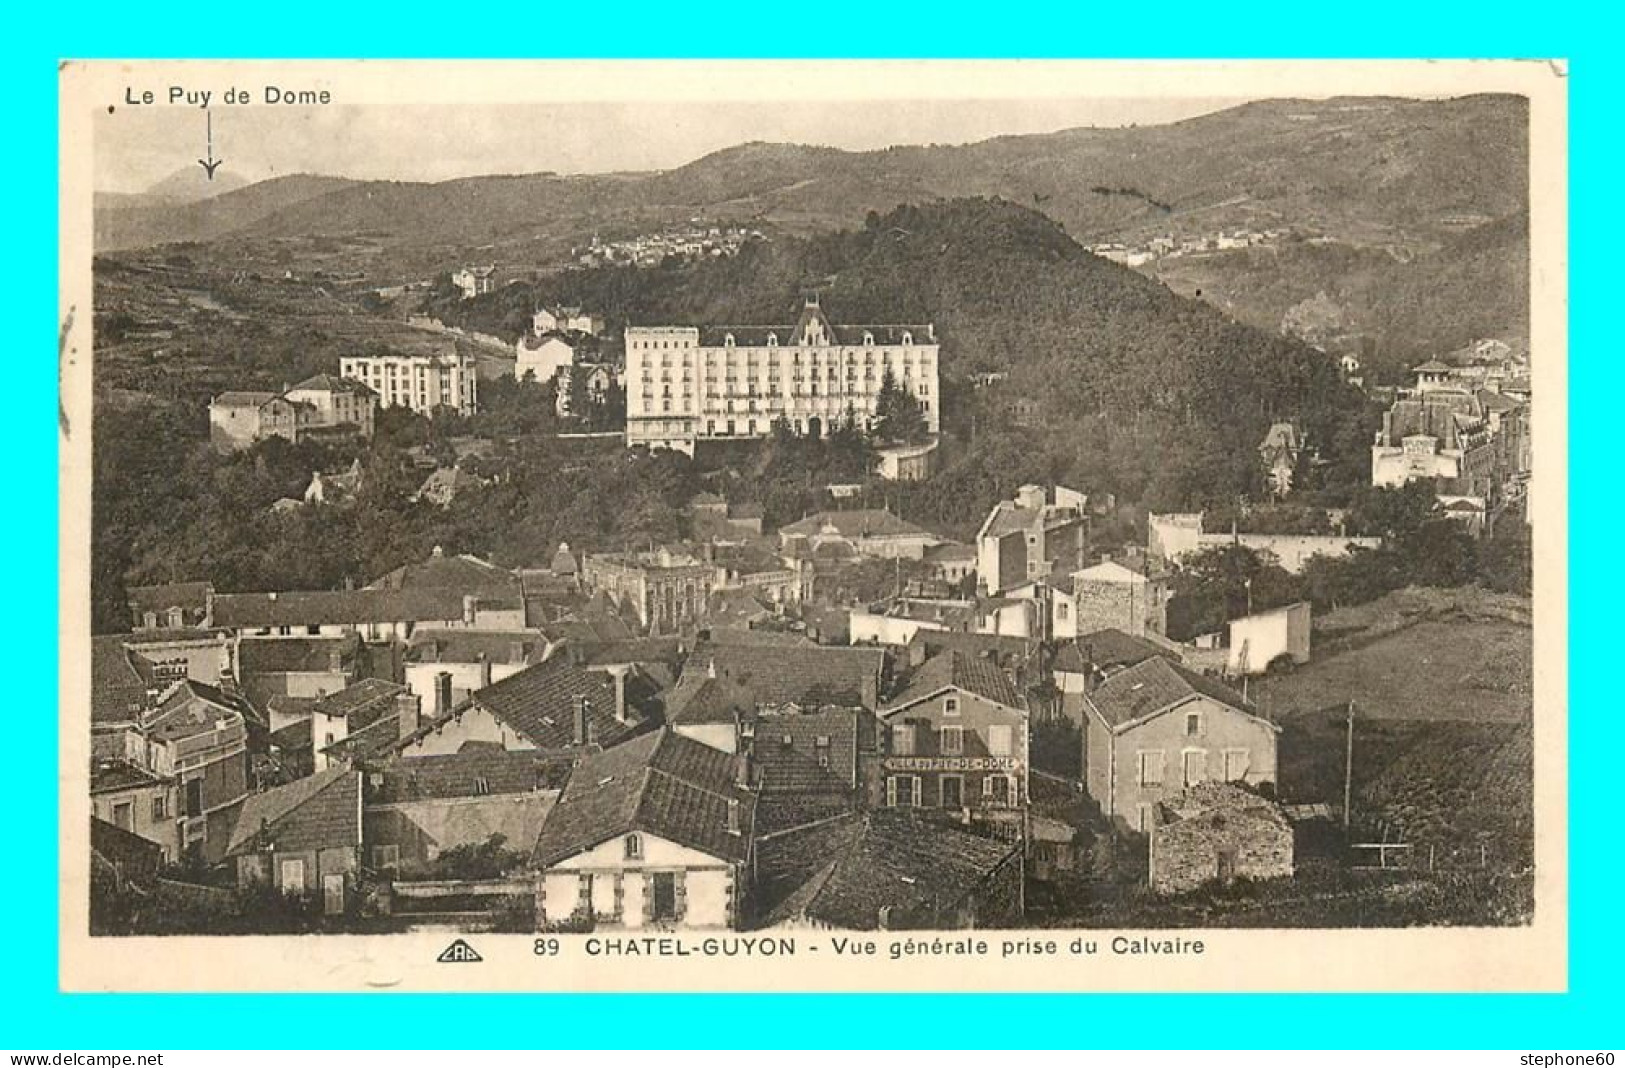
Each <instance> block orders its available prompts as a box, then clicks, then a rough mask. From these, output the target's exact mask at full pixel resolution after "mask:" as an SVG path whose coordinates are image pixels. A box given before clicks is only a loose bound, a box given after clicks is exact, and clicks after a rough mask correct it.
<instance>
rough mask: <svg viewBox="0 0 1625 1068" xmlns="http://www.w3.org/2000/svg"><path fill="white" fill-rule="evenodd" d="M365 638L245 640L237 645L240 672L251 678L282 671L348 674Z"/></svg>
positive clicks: (353, 636)
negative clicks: (251, 676) (362, 639)
mask: <svg viewBox="0 0 1625 1068" xmlns="http://www.w3.org/2000/svg"><path fill="white" fill-rule="evenodd" d="M360 645H361V639H360V638H359V637H358V636H357V635H354V634H346V635H343V636H342V637H330V638H244V639H242V640H241V641H240V642H239V643H238V646H237V649H238V652H237V666H238V672H239V673H240V674H241V675H243V676H244V677H245V678H246V677H247V676H249V675H267V674H278V673H282V672H319V673H327V674H340V673H348V671H349V670H350V669H351V668H352V667H353V666H354V661H355V657H356V652H357V650H358V649H359V648H360Z"/></svg>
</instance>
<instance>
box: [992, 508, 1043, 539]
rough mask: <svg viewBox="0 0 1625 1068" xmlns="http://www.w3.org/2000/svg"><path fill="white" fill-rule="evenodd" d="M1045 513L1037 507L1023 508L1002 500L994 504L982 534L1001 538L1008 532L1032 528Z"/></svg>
mask: <svg viewBox="0 0 1625 1068" xmlns="http://www.w3.org/2000/svg"><path fill="white" fill-rule="evenodd" d="M1043 514H1044V513H1043V512H1042V511H1040V510H1039V509H1037V508H1022V507H1020V506H1018V505H1016V504H1014V503H1013V502H1011V501H1000V502H999V503H998V504H996V505H994V506H993V514H992V515H990V516H989V517H988V520H987V523H986V524H985V525H984V526H983V528H982V531H981V536H982V537H984V538H999V537H1003V536H1004V535H1006V534H1015V533H1018V532H1020V531H1026V530H1031V529H1032V528H1033V524H1035V523H1037V522H1038V520H1039V519H1040V518H1041V517H1042V516H1043Z"/></svg>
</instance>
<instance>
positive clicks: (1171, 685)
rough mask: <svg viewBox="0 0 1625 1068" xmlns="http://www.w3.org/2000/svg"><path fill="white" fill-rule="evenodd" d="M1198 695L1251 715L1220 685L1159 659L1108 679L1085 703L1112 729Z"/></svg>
mask: <svg viewBox="0 0 1625 1068" xmlns="http://www.w3.org/2000/svg"><path fill="white" fill-rule="evenodd" d="M1198 696H1201V697H1207V698H1209V699H1210V700H1213V701H1216V702H1218V703H1219V704H1221V705H1225V706H1226V707H1229V708H1233V709H1236V710H1237V711H1240V712H1245V713H1247V714H1248V715H1254V714H1255V713H1254V711H1253V707H1252V705H1250V704H1248V703H1247V702H1246V701H1244V700H1243V699H1242V697H1241V695H1240V694H1238V693H1236V692H1235V691H1234V690H1232V689H1231V688H1230V687H1228V686H1226V685H1225V684H1224V683H1222V682H1219V681H1218V680H1216V679H1210V678H1208V677H1207V676H1206V675H1199V674H1197V673H1196V672H1194V671H1191V670H1190V669H1188V668H1184V667H1181V666H1179V665H1178V664H1175V663H1173V662H1172V661H1170V660H1165V659H1163V658H1162V657H1160V656H1154V657H1151V658H1150V659H1149V660H1143V661H1141V662H1140V663H1138V664H1136V665H1134V666H1133V667H1131V668H1128V669H1126V670H1124V671H1120V672H1118V673H1117V674H1115V675H1113V676H1111V677H1110V678H1108V679H1107V680H1106V681H1105V682H1103V683H1101V684H1100V686H1099V687H1097V688H1096V689H1095V691H1094V692H1093V693H1091V694H1089V695H1088V698H1087V700H1088V701H1089V703H1090V704H1091V705H1093V706H1094V708H1095V711H1097V712H1098V713H1099V714H1100V716H1101V718H1102V719H1104V720H1105V721H1106V722H1107V723H1108V724H1109V725H1110V726H1112V727H1114V728H1115V727H1121V726H1124V725H1126V724H1129V723H1134V722H1137V721H1138V720H1142V719H1144V718H1146V717H1147V716H1150V715H1152V714H1154V713H1157V712H1161V711H1162V710H1163V709H1166V708H1169V707H1171V706H1173V705H1176V704H1180V703H1182V702H1184V701H1187V700H1189V699H1191V698H1193V697H1198Z"/></svg>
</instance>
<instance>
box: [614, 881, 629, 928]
mask: <svg viewBox="0 0 1625 1068" xmlns="http://www.w3.org/2000/svg"><path fill="white" fill-rule="evenodd" d="M625 912H626V876H624V875H622V874H621V873H620V872H616V873H615V918H616V919H617V920H619V919H620V918H621V916H622V915H623V914H624V913H625Z"/></svg>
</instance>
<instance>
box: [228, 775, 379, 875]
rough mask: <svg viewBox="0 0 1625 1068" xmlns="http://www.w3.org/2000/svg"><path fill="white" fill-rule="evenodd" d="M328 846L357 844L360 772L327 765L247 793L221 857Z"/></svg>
mask: <svg viewBox="0 0 1625 1068" xmlns="http://www.w3.org/2000/svg"><path fill="white" fill-rule="evenodd" d="M273 844H274V846H275V848H276V850H277V851H278V852H283V853H286V852H291V851H294V850H302V849H332V848H338V847H341V846H357V845H360V844H361V775H360V774H359V773H358V772H354V771H351V770H350V769H348V768H329V769H327V770H326V771H319V772H317V773H316V774H315V775H311V776H309V777H307V778H303V779H300V780H299V781H297V782H292V783H289V784H288V785H286V786H277V787H273V788H272V789H270V790H266V791H265V792H264V793H258V794H250V795H249V796H248V798H247V799H246V800H244V801H243V807H242V810H241V812H239V814H238V816H237V824H236V826H234V827H233V828H232V829H231V839H230V841H229V842H228V843H227V845H226V856H228V857H230V856H239V855H242V854H245V853H256V852H261V851H264V850H266V849H268V848H270V847H271V846H272V845H273Z"/></svg>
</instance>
